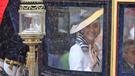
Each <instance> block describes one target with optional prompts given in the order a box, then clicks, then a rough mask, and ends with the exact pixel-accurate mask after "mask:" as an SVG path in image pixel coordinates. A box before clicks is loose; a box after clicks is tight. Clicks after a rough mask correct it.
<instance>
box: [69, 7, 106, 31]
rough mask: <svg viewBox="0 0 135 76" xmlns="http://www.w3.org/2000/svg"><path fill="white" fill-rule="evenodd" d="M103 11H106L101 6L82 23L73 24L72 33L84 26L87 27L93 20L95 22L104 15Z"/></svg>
mask: <svg viewBox="0 0 135 76" xmlns="http://www.w3.org/2000/svg"><path fill="white" fill-rule="evenodd" d="M103 11H104V10H103V8H101V9H99V10H97V11H96V12H94V13H93V14H92V15H90V16H89V17H88V18H86V19H85V20H83V21H82V22H81V23H79V24H77V25H73V26H72V28H71V30H70V34H73V33H76V32H78V31H80V30H82V29H83V28H85V27H86V26H88V25H89V24H91V23H92V22H94V21H95V20H96V19H97V18H99V17H100V16H101V15H103Z"/></svg>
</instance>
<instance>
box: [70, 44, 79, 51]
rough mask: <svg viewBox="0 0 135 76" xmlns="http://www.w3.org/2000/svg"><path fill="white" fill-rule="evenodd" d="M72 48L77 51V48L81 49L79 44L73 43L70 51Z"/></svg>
mask: <svg viewBox="0 0 135 76" xmlns="http://www.w3.org/2000/svg"><path fill="white" fill-rule="evenodd" d="M72 50H74V51H78V50H82V49H81V47H80V45H78V44H74V45H73V46H72V47H71V48H70V51H72Z"/></svg>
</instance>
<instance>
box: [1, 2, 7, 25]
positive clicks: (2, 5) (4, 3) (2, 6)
mask: <svg viewBox="0 0 135 76" xmlns="http://www.w3.org/2000/svg"><path fill="white" fill-rule="evenodd" d="M7 4H8V0H0V25H1V22H2V19H3V15H4V11H5V9H6V7H7Z"/></svg>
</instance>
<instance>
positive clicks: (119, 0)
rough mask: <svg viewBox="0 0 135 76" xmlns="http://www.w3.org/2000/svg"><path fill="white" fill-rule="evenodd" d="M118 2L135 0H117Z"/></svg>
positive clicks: (134, 0) (133, 0) (132, 0)
mask: <svg viewBox="0 0 135 76" xmlns="http://www.w3.org/2000/svg"><path fill="white" fill-rule="evenodd" d="M117 2H135V0H117Z"/></svg>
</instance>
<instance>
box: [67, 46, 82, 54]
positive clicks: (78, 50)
mask: <svg viewBox="0 0 135 76" xmlns="http://www.w3.org/2000/svg"><path fill="white" fill-rule="evenodd" d="M69 55H70V56H72V55H76V56H77V55H78V56H83V51H82V49H81V47H80V45H78V44H74V45H73V46H72V47H71V48H70V53H69Z"/></svg>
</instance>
